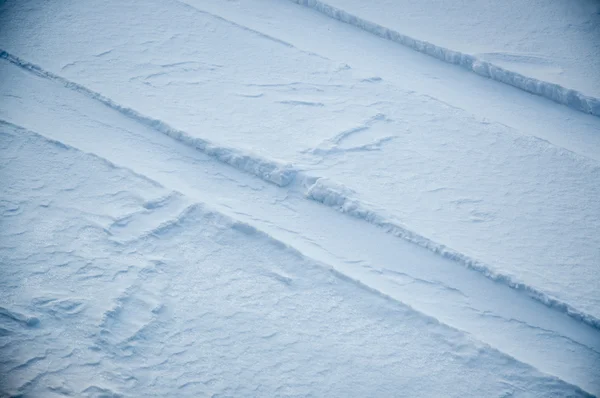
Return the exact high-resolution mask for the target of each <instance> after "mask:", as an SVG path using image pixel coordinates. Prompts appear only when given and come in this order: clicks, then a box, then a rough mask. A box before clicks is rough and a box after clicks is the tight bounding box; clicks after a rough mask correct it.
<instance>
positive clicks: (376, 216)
mask: <svg viewBox="0 0 600 398" xmlns="http://www.w3.org/2000/svg"><path fill="white" fill-rule="evenodd" d="M0 58H2V59H6V60H7V61H9V62H11V63H12V64H14V65H16V66H18V67H19V68H22V69H24V70H27V71H29V72H32V73H34V74H36V75H38V76H41V77H44V78H47V79H50V80H53V81H56V82H57V83H59V84H61V85H63V86H65V87H66V88H69V89H71V90H75V91H77V92H79V93H81V94H83V95H86V96H87V97H89V98H91V99H93V100H95V101H99V102H101V103H102V104H104V105H106V106H108V107H109V108H111V109H114V110H115V111H117V112H119V113H121V114H122V115H124V116H125V117H128V118H131V119H133V120H135V121H137V122H139V123H141V124H143V125H146V126H148V127H150V128H152V129H154V130H156V131H158V132H160V133H162V134H165V135H167V136H169V137H171V138H173V139H175V140H177V141H179V142H181V143H182V144H184V145H187V146H190V147H192V148H194V149H196V150H199V151H201V152H203V153H206V154H207V155H209V156H211V157H214V158H215V159H216V160H218V161H220V162H223V163H225V164H228V165H230V166H233V167H235V168H237V169H239V170H241V171H244V172H246V173H249V174H252V175H254V176H256V177H259V178H260V179H262V180H264V181H266V182H270V183H273V184H275V185H277V186H280V187H285V186H288V185H290V184H292V182H295V185H296V187H298V188H299V189H302V190H303V191H304V195H305V196H306V197H307V198H308V199H310V200H313V201H316V202H319V203H322V204H324V205H326V206H329V207H332V208H335V209H337V210H339V211H341V212H342V213H346V214H348V215H351V216H353V217H355V218H358V219H361V220H364V221H366V222H369V223H372V224H374V225H376V226H378V227H380V228H382V229H384V230H385V231H386V232H388V233H391V234H392V235H394V236H397V237H400V238H402V239H405V240H407V241H409V242H411V243H415V244H417V245H419V246H421V247H423V248H425V249H428V250H431V251H432V252H434V253H436V254H438V255H441V256H443V257H445V258H448V259H450V260H452V261H455V262H457V263H459V264H462V265H463V266H466V267H468V268H471V269H473V270H475V271H478V272H481V273H482V274H483V275H485V276H486V277H488V278H490V279H492V280H494V281H497V282H500V283H503V284H505V285H507V286H509V287H511V288H514V289H517V290H520V291H523V292H525V293H526V294H528V295H529V296H530V297H532V298H534V299H535V300H538V301H540V302H541V303H543V304H545V305H547V306H549V307H551V308H554V309H556V310H558V311H561V312H564V313H566V314H568V315H569V316H572V317H574V318H575V319H578V320H580V321H582V322H584V323H585V324H587V325H589V326H592V327H594V328H596V329H599V330H600V320H599V319H597V318H596V317H594V316H593V315H590V314H587V313H585V312H582V311H580V310H579V309H577V308H575V307H573V306H572V305H570V304H568V303H566V302H562V301H560V300H558V299H556V298H554V297H552V296H550V295H548V294H546V293H544V292H542V291H540V290H538V289H536V288H535V287H533V286H529V285H527V284H524V283H522V282H520V281H518V280H515V278H514V277H511V276H508V275H503V274H502V273H501V272H499V271H497V270H495V269H493V267H491V266H489V265H486V264H484V263H482V262H481V261H478V260H476V259H473V258H470V257H469V256H466V255H464V254H462V253H460V252H457V251H455V250H453V249H451V248H448V247H446V246H444V245H442V244H439V243H436V242H434V241H432V240H430V239H428V238H427V237H424V236H421V235H419V234H417V233H414V232H412V231H410V230H409V229H407V228H406V227H404V226H402V225H401V224H399V223H397V222H394V221H392V220H391V219H390V218H389V217H388V216H386V215H385V214H384V213H381V212H378V211H376V210H374V209H372V208H370V206H369V205H367V204H364V203H361V202H360V201H359V200H358V199H356V198H355V195H354V194H353V192H352V191H351V190H349V189H348V188H346V187H344V186H343V185H341V184H339V183H336V182H332V181H329V180H328V179H326V178H323V177H319V176H314V175H310V174H307V173H306V172H303V171H302V170H299V169H297V168H295V167H294V166H292V165H287V164H284V163H282V162H279V161H276V160H270V159H265V158H262V157H259V156H257V155H255V154H250V153H244V152H243V151H240V150H237V149H233V148H227V147H223V146H220V145H217V144H213V143H210V142H209V141H207V140H205V139H203V138H198V137H197V136H194V137H192V136H191V135H190V134H188V133H186V132H184V131H181V130H177V129H174V128H173V127H171V126H169V125H168V124H167V123H165V122H163V121H161V120H157V119H153V118H151V117H149V116H146V115H143V114H141V113H140V112H138V111H136V110H134V109H132V108H130V107H127V106H124V105H121V104H118V103H116V102H115V101H113V100H112V99H110V98H107V97H105V96H103V95H102V94H100V93H97V92H94V91H92V90H90V89H88V88H86V87H84V86H82V85H80V84H77V83H74V82H72V81H69V80H67V79H65V78H63V77H61V76H58V75H56V74H53V73H51V72H48V71H45V70H43V69H42V68H41V67H39V66H37V65H34V64H32V63H29V62H27V61H25V60H22V59H20V58H18V57H15V56H14V55H11V54H9V53H8V52H6V51H3V50H0Z"/></svg>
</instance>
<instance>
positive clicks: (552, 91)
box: [289, 0, 600, 117]
mask: <svg viewBox="0 0 600 398" xmlns="http://www.w3.org/2000/svg"><path fill="white" fill-rule="evenodd" d="M289 1H291V2H293V3H296V4H298V5H301V6H304V7H308V8H311V9H313V10H315V11H317V12H320V13H321V14H324V15H326V16H327V17H329V18H332V19H336V20H338V21H340V22H344V23H347V24H349V25H352V26H355V27H357V28H359V29H362V30H364V31H366V32H369V33H372V34H374V35H376V36H379V37H382V38H384V39H387V40H390V41H393V42H395V43H398V44H401V45H403V46H406V47H409V48H411V49H413V50H415V51H418V52H420V53H423V54H426V55H429V56H431V57H434V58H436V59H439V60H441V61H444V62H447V63H450V64H454V65H458V66H460V67H462V68H464V69H467V70H469V71H471V72H474V73H476V74H477V75H480V76H483V77H487V78H490V79H492V80H495V81H497V82H500V83H504V84H508V85H510V86H513V87H516V88H518V89H521V90H523V91H526V92H528V93H530V94H534V95H539V96H541V97H544V98H547V99H549V100H551V101H554V102H557V103H559V104H562V105H566V106H568V107H569V108H571V109H574V110H576V111H579V112H583V113H588V114H591V115H594V116H599V117H600V99H599V98H596V97H591V96H588V95H585V94H583V93H581V92H579V91H577V90H573V89H570V88H566V87H563V86H561V85H559V84H556V83H550V82H546V81H543V80H539V79H536V78H533V77H528V76H525V75H523V74H520V73H518V72H514V71H511V70H508V69H505V68H502V67H500V66H497V65H494V64H493V63H491V62H487V61H483V60H481V59H479V58H477V57H475V56H473V55H469V54H465V53H461V52H459V51H454V50H450V49H448V48H444V47H441V46H438V45H435V44H432V43H429V42H427V41H424V40H419V39H415V38H412V37H410V36H407V35H404V34H402V33H400V32H397V31H395V30H392V29H389V28H386V27H384V26H381V25H379V24H376V23H374V22H371V21H368V20H366V19H363V18H360V17H358V16H356V15H353V14H350V13H348V12H346V11H344V10H342V9H339V8H336V7H334V6H331V5H329V4H327V3H324V2H322V1H320V0H289Z"/></svg>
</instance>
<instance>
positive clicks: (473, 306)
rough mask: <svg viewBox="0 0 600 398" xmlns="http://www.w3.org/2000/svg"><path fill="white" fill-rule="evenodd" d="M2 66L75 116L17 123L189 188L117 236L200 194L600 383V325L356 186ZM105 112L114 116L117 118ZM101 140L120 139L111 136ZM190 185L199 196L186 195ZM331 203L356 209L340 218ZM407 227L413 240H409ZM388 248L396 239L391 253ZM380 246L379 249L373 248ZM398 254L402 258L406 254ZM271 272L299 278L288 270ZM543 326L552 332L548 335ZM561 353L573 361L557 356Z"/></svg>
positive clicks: (323, 257) (342, 268)
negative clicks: (460, 258)
mask: <svg viewBox="0 0 600 398" xmlns="http://www.w3.org/2000/svg"><path fill="white" fill-rule="evenodd" d="M4 65H5V66H4V67H3V68H8V69H10V70H13V71H17V74H13V73H12V72H11V74H10V76H12V79H14V82H15V83H16V84H17V86H18V87H21V88H28V92H29V93H30V94H29V95H31V96H32V97H34V98H38V95H39V94H38V93H43V92H46V90H47V89H51V91H52V92H53V93H54V95H55V98H54V97H53V99H52V101H51V103H45V104H44V105H43V106H48V107H49V109H55V110H59V111H55V112H54V113H53V116H54V117H56V118H57V120H64V121H70V120H73V122H68V123H66V124H65V123H63V124H61V125H54V124H53V122H51V121H50V120H48V119H46V116H44V112H41V113H39V118H36V119H30V118H29V116H30V115H31V113H32V112H40V111H41V110H40V109H38V110H37V111H36V110H33V109H28V108H24V109H21V112H23V114H22V115H23V116H20V112H14V113H13V114H12V115H13V117H15V118H16V119H15V122H18V123H20V124H22V125H25V126H27V127H30V128H35V129H37V130H40V129H41V130H40V131H44V134H45V135H47V136H49V137H51V138H53V139H57V140H58V143H59V145H61V146H63V147H64V146H65V145H73V146H75V147H77V148H80V149H81V150H83V151H86V152H91V153H94V154H96V155H98V156H101V157H102V158H104V159H107V161H108V163H107V164H109V165H112V166H111V167H126V168H127V169H130V170H132V171H134V172H135V173H137V174H138V175H139V176H141V177H142V179H144V180H148V179H151V180H149V181H158V183H160V184H162V185H164V186H166V187H168V188H169V189H170V190H173V191H177V192H179V193H167V194H164V193H162V194H158V195H154V196H153V197H152V198H151V199H148V200H144V201H142V202H141V203H140V209H138V210H134V211H126V212H123V213H122V214H120V215H118V216H115V217H114V219H113V220H110V221H108V222H105V221H103V222H102V228H103V230H105V231H107V233H108V234H110V235H111V238H110V240H111V241H113V242H115V243H118V244H119V245H120V246H122V247H123V248H125V250H128V249H127V248H129V247H130V246H131V244H141V243H143V242H145V241H147V240H148V239H154V238H160V239H162V238H164V237H165V234H167V235H168V233H167V231H169V230H171V229H172V228H175V227H177V226H180V225H181V224H182V223H184V220H185V219H186V218H187V217H188V216H189V214H190V213H191V212H194V211H196V206H195V205H192V206H191V207H190V206H188V204H189V203H190V202H193V201H198V200H200V201H206V202H209V203H211V204H212V205H214V206H215V207H216V208H217V209H218V211H219V212H220V213H222V214H226V215H227V216H228V217H235V218H237V219H240V220H243V221H242V222H240V223H236V224H235V225H236V227H235V228H236V229H239V230H248V231H261V232H260V234H265V238H269V239H273V240H274V241H277V242H283V243H279V245H280V246H282V247H286V248H289V250H291V251H290V253H296V254H295V255H294V256H296V257H301V258H304V259H307V258H311V259H316V260H311V261H317V262H320V263H321V264H326V265H325V267H327V268H328V269H332V270H334V272H335V273H336V275H338V276H339V277H343V278H346V279H348V280H353V281H355V282H354V283H359V284H360V285H361V286H363V287H366V288H367V289H369V290H370V291H372V292H375V293H376V294H377V295H381V296H382V297H389V298H392V299H393V300H394V301H396V302H401V303H404V304H408V305H410V306H411V307H413V308H415V309H416V310H418V311H421V312H423V313H425V314H428V315H430V316H433V317H435V318H436V319H437V320H438V321H439V322H442V323H444V324H448V325H450V326H453V327H456V328H458V329H460V330H465V331H466V332H469V333H472V334H473V335H475V336H477V338H479V339H481V340H483V341H484V342H486V343H488V344H491V345H492V346H493V347H495V348H497V349H499V350H500V351H502V352H506V353H508V354H509V355H511V356H514V357H515V358H517V359H518V360H520V361H524V362H526V363H528V364H531V365H533V366H534V367H536V368H538V369H540V370H542V371H545V372H548V373H551V374H554V375H557V376H558V377H560V378H562V379H563V380H567V381H572V382H574V383H576V384H578V385H584V386H587V385H589V387H588V388H587V389H588V390H589V391H595V390H596V389H597V388H598V387H597V386H596V385H595V384H594V382H593V381H592V380H593V377H592V376H590V372H593V369H595V368H596V366H597V365H596V364H597V362H598V361H600V358H599V354H598V353H599V352H600V347H598V346H597V342H598V341H599V339H598V337H597V336H598V330H597V329H594V328H592V327H591V326H592V325H589V324H586V323H585V322H584V323H580V322H578V321H575V319H574V317H570V318H569V317H568V316H566V314H565V313H564V312H560V311H554V310H552V309H551V308H549V307H546V306H544V305H542V304H541V303H540V302H536V301H533V300H530V299H529V297H527V295H525V294H523V289H522V288H521V289H516V290H515V289H507V286H506V285H505V284H500V283H495V282H494V281H492V280H490V279H486V278H484V277H483V274H482V273H480V272H473V271H472V270H469V269H467V268H464V267H459V266H457V264H456V258H455V257H453V253H452V252H448V250H447V249H444V251H441V250H440V251H439V252H436V250H433V249H432V247H431V246H430V247H428V250H429V253H428V252H427V251H425V250H421V249H420V248H419V247H417V246H416V245H414V244H410V243H407V241H408V242H411V241H412V242H414V243H417V244H418V245H419V246H425V247H427V246H426V245H425V244H424V243H423V240H424V241H425V243H427V242H429V241H428V240H425V238H422V237H420V236H418V235H414V234H411V233H410V232H409V231H407V229H406V228H404V227H402V226H401V225H399V224H397V223H392V222H389V221H386V220H387V219H385V218H383V217H382V216H381V213H380V212H376V211H374V210H371V209H370V208H369V207H368V206H367V205H364V204H362V203H360V202H359V201H358V200H356V199H354V195H355V194H354V193H353V192H352V191H350V190H348V189H347V188H345V187H343V186H340V185H337V184H334V183H332V182H330V181H328V180H326V179H322V178H321V179H318V178H310V177H307V176H306V175H305V174H304V173H303V172H300V171H298V173H297V175H296V179H295V180H294V181H292V182H291V183H290V184H288V185H287V186H285V187H280V186H278V185H276V184H270V181H267V182H269V184H267V185H266V186H265V185H264V184H262V183H261V182H262V181H264V180H260V179H258V178H255V177H256V176H255V175H253V174H248V173H243V174H242V173H239V171H243V170H240V169H237V168H234V167H231V165H230V164H229V163H226V162H221V161H218V158H215V157H213V156H210V155H209V154H206V153H204V152H202V151H198V150H197V149H196V148H195V147H193V146H189V145H188V144H187V143H186V142H185V141H178V140H173V137H172V136H169V135H165V134H164V133H163V132H161V131H160V130H156V129H154V128H152V126H151V125H148V124H146V123H144V122H140V121H139V120H137V119H135V118H131V117H129V114H128V113H125V114H123V113H121V112H120V111H119V109H118V108H117V109H115V108H113V107H104V106H102V107H95V108H99V109H96V110H94V111H92V112H90V111H89V110H90V109H92V108H94V107H93V106H92V105H93V104H94V103H96V104H97V100H96V99H95V98H93V97H82V96H81V94H82V92H81V91H80V90H73V89H72V88H71V89H70V90H66V89H65V88H69V85H66V86H65V85H64V84H62V83H61V85H63V86H65V88H62V87H61V86H57V83H58V82H57V81H56V80H52V79H46V78H44V79H41V80H39V81H37V80H36V79H35V78H33V76H32V75H31V74H30V73H23V72H22V71H23V69H22V68H20V67H18V65H15V64H12V65H11V64H8V63H4ZM7 72H8V71H5V72H3V73H7ZM7 75H8V74H7ZM19 82H20V83H19ZM57 88H58V89H57ZM31 89H33V91H31ZM39 98H41V97H39ZM5 104H7V105H8V104H9V102H6V103H5ZM11 119H12V118H11ZM35 120H38V121H39V122H36V121H35ZM44 121H45V122H44ZM107 121H111V123H110V125H109V124H106V122H107ZM38 123H41V124H38ZM9 126H10V125H9ZM77 126H87V128H86V129H85V131H80V132H79V133H78V134H71V133H69V131H74V130H75V129H77V128H78V127H77ZM63 142H64V144H62V143H63ZM103 142H104V143H106V142H109V143H110V145H102V143H103ZM128 148H135V149H136V150H135V151H133V152H132V151H131V150H130V149H128ZM173 159H178V160H177V165H178V166H177V172H176V173H173V172H171V171H169V168H170V166H169V164H170V163H171V162H172V161H173ZM115 165H118V166H115ZM242 176H244V177H242ZM152 183H153V184H156V183H155V182H152ZM181 195H183V197H185V198H190V199H179V198H182V197H181ZM306 198H308V199H311V200H306ZM274 204H277V205H276V206H274ZM323 204H325V205H326V206H323ZM328 207H333V208H335V209H338V210H340V211H341V212H346V213H348V214H350V215H352V216H353V217H346V216H342V215H339V216H338V215H336V213H335V212H332V211H331V210H330V209H329V208H328ZM357 218H358V220H357ZM316 220H322V221H320V222H316ZM364 221H367V222H368V223H365V222H364ZM370 224H372V226H371V225H370ZM177 228H179V227H177ZM386 232H387V233H386ZM253 233H258V232H253ZM398 236H400V237H402V238H404V239H401V240H399V239H397V238H396V237H398ZM316 237H318V239H317V238H316ZM366 237H371V238H368V239H367V238H366ZM340 242H343V245H340ZM123 245H124V246H123ZM350 247H352V248H353V249H352V250H351V249H350ZM435 247H440V246H439V245H438V246H435ZM382 248H386V249H385V250H384V251H383V252H382ZM378 252H381V253H380V254H375V253H378ZM433 253H437V254H438V255H434V254H433ZM439 254H441V256H440V255H439ZM398 259H402V261H401V263H398ZM270 275H273V276H274V277H275V278H277V279H278V280H281V281H284V282H285V281H289V277H288V276H286V274H281V273H270ZM500 282H505V281H502V280H500ZM286 283H287V282H286ZM518 290H522V291H521V292H519V291H518ZM424 291H426V292H427V293H424ZM527 293H530V292H527ZM430 297H437V298H440V300H441V301H442V302H443V303H444V304H443V305H441V304H440V303H439V302H437V300H434V301H431V300H430V299H429V298H430ZM508 303H510V304H508ZM507 305H508V306H507ZM498 330H502V333H498ZM119 333H121V332H119ZM540 335H542V336H544V338H543V339H540V338H539V336H540ZM514 341H522V342H524V341H527V347H526V348H525V347H522V346H515V345H514ZM556 357H561V358H563V361H562V362H561V363H556V362H554V361H552V358H556ZM590 383H591V384H590Z"/></svg>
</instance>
